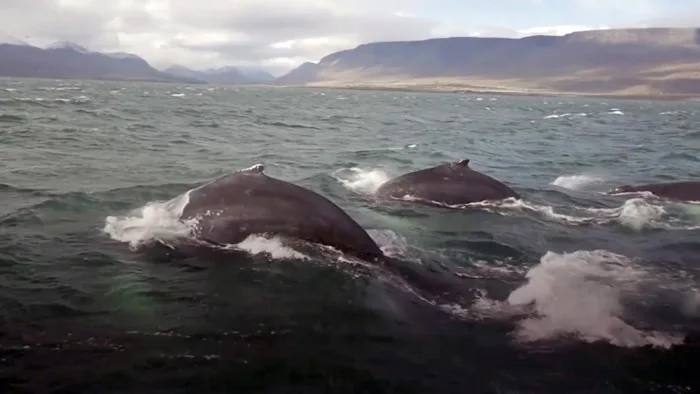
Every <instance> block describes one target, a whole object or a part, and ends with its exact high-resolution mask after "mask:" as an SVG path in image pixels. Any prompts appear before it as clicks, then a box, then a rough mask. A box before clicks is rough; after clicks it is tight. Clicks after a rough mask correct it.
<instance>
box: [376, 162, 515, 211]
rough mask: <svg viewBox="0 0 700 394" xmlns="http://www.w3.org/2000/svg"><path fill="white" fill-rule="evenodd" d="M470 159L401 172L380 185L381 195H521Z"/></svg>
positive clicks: (446, 199)
mask: <svg viewBox="0 0 700 394" xmlns="http://www.w3.org/2000/svg"><path fill="white" fill-rule="evenodd" d="M469 162H470V161H469V159H464V160H460V161H456V162H452V163H445V164H442V165H438V166H435V167H431V168H426V169H422V170H418V171H414V172H410V173H407V174H404V175H401V176H399V177H397V178H394V179H392V180H390V181H388V182H386V183H384V184H383V185H382V186H380V187H379V189H378V190H377V195H378V196H379V197H383V198H393V199H401V198H403V197H404V196H407V195H408V196H412V197H415V198H420V199H422V200H427V201H432V202H437V203H442V204H447V205H458V204H469V203H473V202H478V201H486V200H501V199H505V198H509V197H514V198H519V197H520V196H519V195H518V193H517V192H515V191H514V190H513V189H511V188H510V187H509V186H507V185H505V184H504V183H502V182H500V181H498V180H496V179H494V178H492V177H490V176H488V175H486V174H483V173H481V172H478V171H474V170H473V169H472V168H470V167H469Z"/></svg>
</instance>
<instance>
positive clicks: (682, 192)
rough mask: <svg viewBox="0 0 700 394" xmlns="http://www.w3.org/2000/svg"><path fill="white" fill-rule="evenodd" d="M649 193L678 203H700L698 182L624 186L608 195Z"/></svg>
mask: <svg viewBox="0 0 700 394" xmlns="http://www.w3.org/2000/svg"><path fill="white" fill-rule="evenodd" d="M639 192H649V193H652V194H654V195H655V196H657V197H662V198H668V199H672V200H679V201H700V181H680V182H664V183H649V184H645V185H636V186H633V185H624V186H620V187H618V188H615V189H613V190H611V191H609V192H608V194H620V193H639Z"/></svg>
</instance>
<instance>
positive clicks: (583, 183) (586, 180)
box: [550, 175, 605, 190]
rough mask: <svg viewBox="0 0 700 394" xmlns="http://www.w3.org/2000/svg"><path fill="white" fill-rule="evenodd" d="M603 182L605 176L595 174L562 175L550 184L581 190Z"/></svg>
mask: <svg viewBox="0 0 700 394" xmlns="http://www.w3.org/2000/svg"><path fill="white" fill-rule="evenodd" d="M603 182H605V178H603V177H600V176H596V175H562V176H560V177H558V178H557V179H555V180H554V181H553V182H552V183H550V185H554V186H559V187H563V188H565V189H569V190H583V189H586V188H587V187H589V186H591V185H596V184H602V183H603Z"/></svg>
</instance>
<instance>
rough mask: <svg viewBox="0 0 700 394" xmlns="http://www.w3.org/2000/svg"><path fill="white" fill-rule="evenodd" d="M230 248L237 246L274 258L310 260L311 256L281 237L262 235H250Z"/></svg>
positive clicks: (246, 250) (253, 253) (237, 247)
mask: <svg viewBox="0 0 700 394" xmlns="http://www.w3.org/2000/svg"><path fill="white" fill-rule="evenodd" d="M229 248H235V249H238V250H242V251H245V252H248V253H250V254H251V255H266V256H269V257H270V258H272V259H275V260H276V259H298V260H308V259H309V257H308V256H306V255H305V254H303V253H300V252H297V251H296V250H294V249H292V248H290V247H289V246H286V245H284V244H283V242H282V239H281V238H280V237H272V238H267V237H263V236H261V235H250V236H248V238H246V239H244V240H243V241H241V242H240V243H238V244H236V245H231V246H229Z"/></svg>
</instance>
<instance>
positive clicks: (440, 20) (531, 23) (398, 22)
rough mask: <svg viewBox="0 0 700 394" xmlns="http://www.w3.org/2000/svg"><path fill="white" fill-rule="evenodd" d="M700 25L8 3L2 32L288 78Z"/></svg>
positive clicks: (436, 3) (183, 3) (674, 8)
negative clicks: (358, 54)
mask: <svg viewBox="0 0 700 394" xmlns="http://www.w3.org/2000/svg"><path fill="white" fill-rule="evenodd" d="M659 26H661V27H700V1H698V0H347V1H342V0H0V30H1V31H2V33H4V34H5V35H11V36H13V37H16V38H17V39H20V40H23V41H25V42H28V43H30V44H33V45H38V46H46V45H48V44H51V43H53V42H55V41H71V42H75V43H78V44H80V45H82V46H84V47H87V48H89V49H91V50H98V51H115V52H116V51H120V52H129V53H135V54H137V55H139V56H141V57H143V58H144V59H146V60H147V61H148V62H149V63H150V64H151V65H153V66H154V67H157V68H161V69H162V68H165V67H168V66H170V65H174V64H180V65H183V66H186V67H191V68H194V69H205V68H211V67H220V66H227V65H233V66H243V67H260V68H263V69H266V70H268V71H270V72H272V73H273V74H275V75H280V74H282V73H284V72H287V71H289V70H290V69H292V68H293V67H296V66H298V65H299V64H301V63H303V62H305V61H313V62H316V61H318V60H320V58H322V57H323V56H325V55H327V54H329V53H332V52H335V51H339V50H343V49H350V48H353V47H355V46H357V45H359V44H362V43H367V42H374V41H390V40H416V39H426V38H433V37H447V36H491V37H522V36H527V35H533V34H557V35H559V34H566V33H570V32H572V31H580V30H590V29H605V28H620V27H659Z"/></svg>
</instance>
